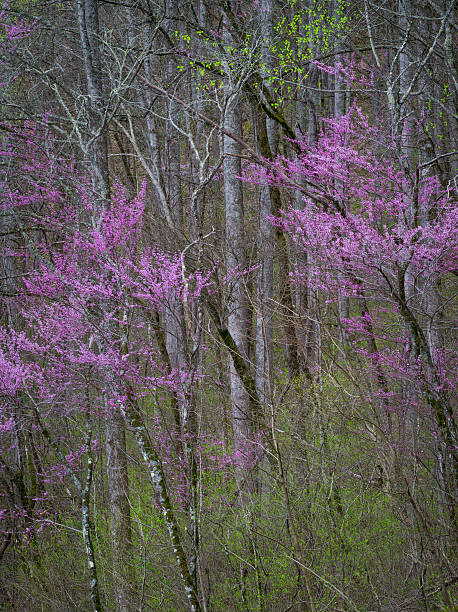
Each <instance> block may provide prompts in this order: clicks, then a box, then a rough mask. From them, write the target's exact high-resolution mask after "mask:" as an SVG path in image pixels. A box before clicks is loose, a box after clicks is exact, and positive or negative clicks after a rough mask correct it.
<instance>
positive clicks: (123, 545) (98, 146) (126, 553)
mask: <svg viewBox="0 0 458 612" xmlns="http://www.w3.org/2000/svg"><path fill="white" fill-rule="evenodd" d="M77 12H78V26H79V31H80V39H81V47H82V50H83V60H84V67H85V71H86V80H87V89H88V95H89V128H90V131H91V140H92V143H91V145H90V147H89V150H88V151H87V153H88V155H89V158H90V162H91V166H92V171H93V176H94V192H95V193H94V196H95V199H96V201H97V202H98V204H99V205H98V206H97V208H96V211H95V214H94V219H93V222H94V225H96V226H98V225H99V224H100V223H101V219H102V215H103V212H104V211H105V210H106V209H107V208H108V207H109V206H110V181H109V171H108V138H107V133H106V126H105V124H104V121H105V120H104V111H105V100H104V91H103V84H102V61H101V52H100V28H99V12H98V1H97V0H78V4H77ZM111 331H112V332H113V333H114V334H116V330H111ZM108 333H109V334H110V330H108ZM108 378H110V379H112V380H111V382H112V383H114V376H112V374H111V373H109V374H108ZM111 386H112V385H110V384H109V381H108V380H107V387H108V389H109V388H110V387H111ZM108 389H107V390H106V391H108ZM106 452H107V455H106V457H107V465H106V472H107V482H108V499H109V506H110V507H109V512H110V527H111V533H110V536H111V543H112V546H111V549H112V563H113V591H114V598H115V602H116V608H117V610H119V611H120V612H128V611H129V610H131V609H132V602H131V601H130V596H129V586H130V585H129V584H128V583H129V570H128V568H129V564H130V563H131V534H130V508H129V502H128V475H127V455H126V438H125V425H124V420H123V417H122V414H121V412H120V411H118V410H116V409H113V408H112V407H108V402H107V417H106Z"/></svg>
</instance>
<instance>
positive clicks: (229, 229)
mask: <svg viewBox="0 0 458 612" xmlns="http://www.w3.org/2000/svg"><path fill="white" fill-rule="evenodd" d="M227 94H228V95H227V100H228V105H227V107H226V109H225V116H224V129H225V130H226V131H227V132H229V133H232V134H236V135H239V136H240V135H241V114H240V96H239V95H238V94H237V93H236V92H234V91H230V90H229V87H227ZM223 150H224V156H225V157H224V197H225V203H226V266H227V269H228V271H230V272H233V273H234V280H233V281H232V282H231V289H230V296H229V303H228V308H229V315H228V329H229V332H230V334H231V335H232V338H233V339H234V341H235V343H236V345H237V349H238V351H239V352H240V354H241V355H242V356H243V358H244V359H247V354H248V333H249V327H250V313H249V309H248V300H247V295H246V288H245V284H244V276H240V275H239V274H240V273H241V272H243V270H244V269H245V268H246V258H245V232H244V211H243V188H242V182H241V181H240V179H239V178H237V177H238V176H240V174H241V163H240V155H241V147H240V145H239V144H238V143H237V142H236V141H234V140H233V139H232V138H230V136H227V135H224V136H223ZM230 369H231V371H230V381H231V404H232V422H233V430H234V450H235V451H236V452H239V453H241V457H243V455H244V453H245V452H246V450H247V447H248V443H249V441H250V440H252V439H253V433H254V431H255V422H254V415H253V414H251V410H250V398H249V396H248V393H247V391H246V389H245V387H244V386H243V384H242V381H241V380H240V378H239V375H238V374H237V372H236V370H235V367H234V364H233V362H232V360H231V365H230ZM242 463H243V461H242ZM245 476H246V474H245V472H244V470H243V469H239V470H238V480H239V484H240V486H242V487H243V488H246V486H245V485H244V484H243V483H244V481H245ZM246 484H247V486H248V487H249V488H252V487H253V485H254V482H253V481H251V482H248V481H247V483H246Z"/></svg>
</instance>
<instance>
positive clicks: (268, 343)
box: [254, 0, 278, 403]
mask: <svg viewBox="0 0 458 612" xmlns="http://www.w3.org/2000/svg"><path fill="white" fill-rule="evenodd" d="M261 19H262V21H261V31H262V36H263V39H264V43H265V63H266V67H267V68H268V69H269V68H270V67H271V66H272V61H271V59H270V57H271V51H270V48H269V47H270V45H272V44H273V38H274V2H273V0H262V5H261ZM254 113H259V111H258V109H254ZM260 122H265V126H264V125H263V126H259V127H258V139H259V138H261V137H262V138H267V140H268V142H267V143H266V145H267V144H268V145H269V148H270V151H271V154H272V157H275V155H276V150H277V143H278V133H277V132H278V131H277V126H276V124H275V122H274V121H272V119H269V118H268V117H264V115H263V114H262V115H259V114H258V124H259V123H260ZM262 148H265V147H261V149H262ZM261 154H262V153H261ZM271 214H272V202H271V197H270V190H269V186H268V185H267V184H264V185H261V189H260V197H259V229H258V243H257V247H258V261H259V262H260V266H261V267H260V268H259V272H258V279H257V313H256V352H255V354H256V357H255V363H256V389H257V392H258V397H259V399H260V401H261V402H263V403H265V401H266V393H267V382H268V381H267V379H268V376H269V368H270V367H271V365H272V298H273V288H274V287H273V284H274V260H273V248H274V241H275V232H274V229H273V227H272V224H271V223H270V221H268V218H269V217H270V215H271Z"/></svg>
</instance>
